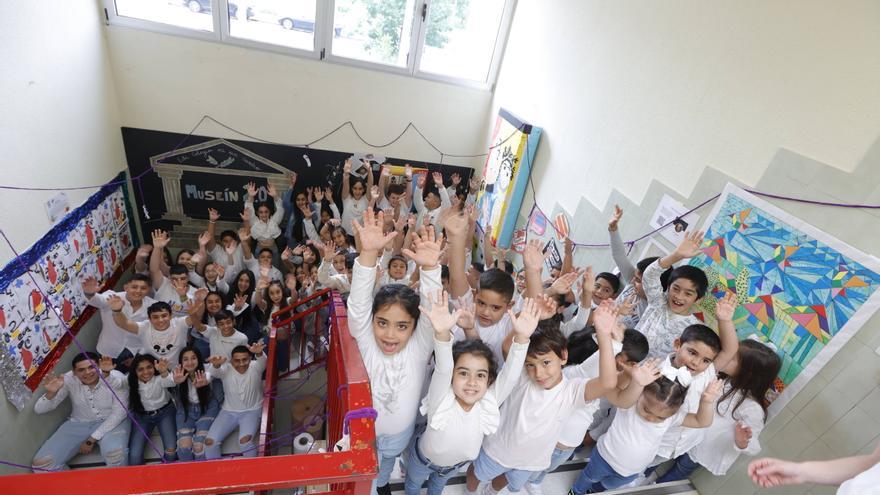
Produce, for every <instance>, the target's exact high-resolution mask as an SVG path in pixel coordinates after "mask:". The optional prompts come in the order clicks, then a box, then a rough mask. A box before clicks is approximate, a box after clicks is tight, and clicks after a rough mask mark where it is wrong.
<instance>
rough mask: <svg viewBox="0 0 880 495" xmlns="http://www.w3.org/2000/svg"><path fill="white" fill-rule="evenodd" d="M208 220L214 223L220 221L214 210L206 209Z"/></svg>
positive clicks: (217, 213) (217, 212) (218, 214)
mask: <svg viewBox="0 0 880 495" xmlns="http://www.w3.org/2000/svg"><path fill="white" fill-rule="evenodd" d="M208 220H210V221H211V222H216V221H217V220H220V212H219V211H217V210H215V209H214V208H208Z"/></svg>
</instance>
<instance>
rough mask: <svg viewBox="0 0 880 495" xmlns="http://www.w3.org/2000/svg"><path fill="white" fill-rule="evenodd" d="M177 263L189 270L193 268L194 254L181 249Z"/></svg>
mask: <svg viewBox="0 0 880 495" xmlns="http://www.w3.org/2000/svg"><path fill="white" fill-rule="evenodd" d="M177 263H178V264H180V265H184V266H186V268H187V269H189V270H192V269H193V267H194V266H195V263H192V255H191V254H189V253H188V252H186V251H181V252H180V254H178V255H177Z"/></svg>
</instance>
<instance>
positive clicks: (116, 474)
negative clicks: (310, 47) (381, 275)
mask: <svg viewBox="0 0 880 495" xmlns="http://www.w3.org/2000/svg"><path fill="white" fill-rule="evenodd" d="M329 304H330V316H331V318H330V321H331V326H330V331H331V337H330V354H331V356H333V359H329V360H328V361H327V383H328V391H327V404H328V405H329V411H330V421H329V422H330V425H329V428H328V433H329V441H328V446H330V447H332V446H333V445H334V444H335V443H336V442H337V441H338V440H339V439H340V438H341V436H342V429H343V420H344V418H345V415H346V414H347V413H348V412H350V411H357V410H362V409H367V408H370V407H372V398H371V394H370V382H369V378H368V376H367V372H366V368H365V367H364V363H363V360H362V359H361V356H360V353H359V352H358V348H357V344H356V343H355V341H354V339H353V338H352V337H351V334H350V333H349V331H348V319H347V315H346V312H345V306H344V304H343V303H342V299H341V297H340V296H339V294H338V293H335V292H334V293H332V295H331V301H330V303H329ZM267 375H268V374H267ZM349 435H350V445H351V447H350V449H349V450H346V451H342V452H333V451H331V452H327V453H314V454H298V455H277V456H261V457H251V458H236V459H235V460H215V461H203V462H177V463H170V464H154V465H148V466H130V467H117V468H101V469H83V470H73V471H60V472H51V473H38V474H17V475H8V476H2V477H0V480H2V486H3V493H11V494H25V493H28V494H29V493H68V492H70V491H71V487H74V486H75V487H77V490H82V491H87V492H88V491H92V492H94V493H102V494H115V493H119V494H122V493H130V494H154V493H181V494H183V493H185V494H209V493H230V492H242V491H249V490H272V489H276V488H290V487H294V486H307V485H322V484H331V492H330V493H335V494H344V495H366V494H368V493H369V491H370V485H371V482H372V479H373V478H375V477H376V474H377V466H378V463H377V457H376V448H375V441H376V433H375V429H374V421H373V420H372V419H369V418H362V419H357V420H353V421H351V423H350V424H349Z"/></svg>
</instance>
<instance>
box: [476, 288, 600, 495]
mask: <svg viewBox="0 0 880 495" xmlns="http://www.w3.org/2000/svg"><path fill="white" fill-rule="evenodd" d="M545 297H546V296H545ZM544 304H545V303H542V304H541V306H543V305H544ZM552 306H553V305H552V304H551V308H550V309H554V310H555V308H552ZM545 312H547V311H546V309H545V308H543V307H542V313H545ZM597 337H598V339H599V361H600V362H599V376H598V377H597V378H594V379H591V380H586V379H575V380H572V379H569V378H567V377H566V376H565V375H564V374H563V372H562V367H563V366H564V365H565V363H566V361H567V358H568V353H567V351H566V349H565V344H566V341H565V337H564V336H563V335H562V332H560V331H559V330H558V328H553V326H552V325H548V326H547V327H545V328H539V329H538V330H536V331H535V332H534V333H533V334H532V336H531V339H530V341H529V348H528V351H527V355H526V363H525V370H526V373H523V374H522V375H521V376H520V380H519V382H518V383H517V385H516V386H515V388H514V389H513V391H512V392H511V394H510V396H509V397H508V399H507V402H506V403H505V404H504V406H503V407H502V409H501V423H500V426H499V427H498V431H497V432H495V434H493V435H490V436H488V437H486V439H485V441H484V442H483V448H482V450H481V451H480V455H479V456H478V457H477V459H476V461H474V463H473V465H472V467H471V468H470V469H469V470H468V481H467V492H468V493H474V492H475V491H476V489H477V486H478V484H479V482H480V481H483V482H489V481H491V484H490V485H489V486H487V487H486V491H485V492H484V493H486V494H487V495H494V494H495V493H497V492H498V491H499V490H501V489H502V488H504V487H505V486H506V487H507V488H508V490H509V491H511V492H518V491H519V490H520V489H522V488H523V486H525V484H526V483H527V482H528V481H529V479H530V478H531V477H532V476H534V475H535V474H536V473H539V472H541V471H544V470H545V469H547V467H549V466H550V462H551V461H552V457H553V451H554V448H555V447H556V440H557V439H558V438H559V435H560V433H561V429H562V427H563V425H564V424H565V420H566V419H567V418H568V417H569V416H570V415H571V414H572V413H573V411H574V410H575V409H581V408H586V409H591V410H592V411H595V410H596V408H598V406H599V398H600V397H603V396H605V395H607V394H609V393H612V392H613V391H614V390H615V389H616V386H617V370H616V366H615V362H614V353H613V351H612V348H611V333H610V331H609V327H608V326H602V327H601V328H597ZM502 475H504V476H502Z"/></svg>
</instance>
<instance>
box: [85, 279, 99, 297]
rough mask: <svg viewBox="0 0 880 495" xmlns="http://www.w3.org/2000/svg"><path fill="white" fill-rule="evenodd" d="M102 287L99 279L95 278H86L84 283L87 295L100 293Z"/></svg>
mask: <svg viewBox="0 0 880 495" xmlns="http://www.w3.org/2000/svg"><path fill="white" fill-rule="evenodd" d="M100 288H101V286H100V285H99V284H98V279H96V278H95V277H86V279H85V280H83V282H82V290H83V292H85V293H86V294H94V293H96V292H98V290H99V289H100Z"/></svg>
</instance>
